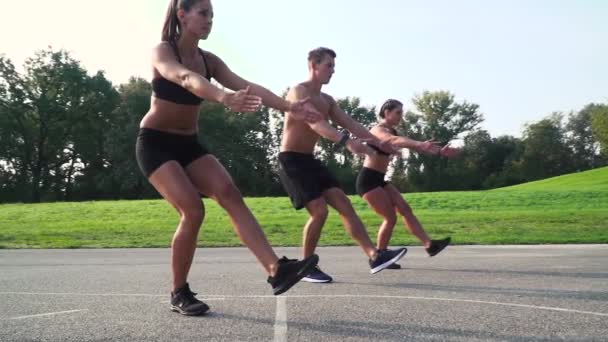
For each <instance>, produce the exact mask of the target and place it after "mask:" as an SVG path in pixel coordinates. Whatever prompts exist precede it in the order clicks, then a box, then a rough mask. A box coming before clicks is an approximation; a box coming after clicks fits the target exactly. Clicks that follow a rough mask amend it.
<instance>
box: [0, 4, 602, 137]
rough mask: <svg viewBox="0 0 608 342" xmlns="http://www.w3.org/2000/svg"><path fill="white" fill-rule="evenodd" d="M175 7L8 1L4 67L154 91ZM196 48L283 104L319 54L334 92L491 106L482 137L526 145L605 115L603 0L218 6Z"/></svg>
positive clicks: (365, 98) (367, 100)
mask: <svg viewBox="0 0 608 342" xmlns="http://www.w3.org/2000/svg"><path fill="white" fill-rule="evenodd" d="M167 4H168V0H104V1H99V0H97V1H93V0H53V1H48V0H29V1H14V0H0V32H1V35H2V38H1V40H0V41H1V42H2V43H1V45H0V53H4V54H5V55H6V56H7V57H9V58H10V59H12V60H13V62H14V63H15V64H16V65H21V64H22V62H23V59H24V58H26V57H30V56H33V54H34V51H35V50H37V49H41V48H44V47H46V46H48V45H52V46H53V47H54V48H65V49H67V50H69V51H70V52H71V53H72V55H73V56H74V57H75V58H76V59H78V60H80V61H81V62H82V63H83V65H84V66H85V67H86V68H87V70H89V72H90V73H93V72H95V71H97V70H100V69H101V70H104V71H106V75H107V76H108V78H110V79H111V80H112V81H113V82H114V83H115V84H119V83H122V82H125V81H126V80H127V79H128V78H129V76H133V75H139V76H143V77H145V78H147V79H149V77H150V76H149V74H150V72H149V69H150V67H149V52H150V49H151V47H152V46H153V45H154V44H156V43H157V42H158V40H159V38H160V31H161V27H162V21H163V18H164V15H165V11H166V7H167ZM213 5H214V9H215V21H214V28H213V32H212V33H211V36H210V38H209V39H208V40H207V41H202V42H201V44H200V46H201V47H202V48H203V49H207V50H210V51H212V52H214V53H215V54H217V55H219V56H220V57H221V58H222V59H224V61H225V62H226V63H227V64H228V65H229V66H230V67H231V68H232V69H233V70H234V71H235V72H237V73H238V74H240V75H241V76H243V77H245V78H247V79H249V80H251V81H254V82H256V83H259V84H262V85H264V86H266V87H268V88H269V89H271V90H273V91H275V92H277V93H281V92H282V91H283V90H284V89H285V88H286V87H287V86H289V85H292V84H295V83H297V82H300V81H303V80H305V78H306V77H307V67H306V57H307V53H308V51H309V50H311V49H312V48H315V47H318V46H327V47H330V48H333V49H334V50H336V52H337V54H338V57H337V59H336V74H335V75H334V78H333V79H332V81H331V83H330V84H329V85H328V86H327V87H326V91H327V92H328V93H330V94H332V95H334V96H335V97H344V96H358V97H360V98H361V99H362V102H363V103H364V104H366V105H376V106H379V105H380V104H381V103H382V102H383V101H384V100H385V99H387V98H389V97H392V98H397V99H400V100H403V101H404V102H406V103H407V104H409V103H410V99H411V97H412V96H413V95H415V94H416V93H420V92H422V91H424V90H449V91H451V92H452V93H454V94H456V96H457V99H458V100H468V101H470V102H474V103H477V104H479V105H480V106H481V111H482V112H483V113H484V114H485V118H486V121H485V122H484V123H483V124H482V128H484V129H487V130H489V131H490V133H491V134H492V135H493V136H498V135H501V134H511V135H516V136H520V134H521V132H522V129H523V125H524V123H526V122H534V121H537V120H539V119H541V118H543V117H545V116H546V115H548V114H550V113H551V112H553V111H564V112H569V111H571V110H579V109H580V108H581V107H582V106H584V105H585V104H587V103H589V102H608V43H607V42H608V1H605V0H569V1H563V0H535V1H529V0H509V1H484V0H459V1H453V0H417V1H410V0H376V1H372V0H308V1H290V0H263V1H252V0H215V1H213Z"/></svg>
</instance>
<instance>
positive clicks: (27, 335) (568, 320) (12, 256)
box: [0, 245, 608, 341]
mask: <svg viewBox="0 0 608 342" xmlns="http://www.w3.org/2000/svg"><path fill="white" fill-rule="evenodd" d="M277 252H278V254H279V255H288V256H289V257H297V256H298V252H299V249H297V248H278V249H277ZM318 254H319V256H320V257H321V263H320V265H321V267H322V268H323V270H324V271H326V272H327V273H329V274H331V275H332V276H334V278H335V280H336V281H335V282H334V283H333V284H322V285H320V284H308V283H299V284H298V285H296V286H295V287H294V288H292V289H291V290H290V291H289V292H287V293H286V294H285V295H282V296H278V297H275V296H272V294H271V291H270V287H269V285H267V284H266V282H265V276H264V274H263V272H262V269H261V267H260V266H258V265H257V263H256V262H255V260H254V258H253V257H252V255H251V254H250V253H249V251H248V250H247V249H245V248H215V249H211V248H204V249H199V250H197V254H196V257H195V263H194V265H193V267H192V270H191V277H190V284H191V287H192V289H193V290H194V291H195V292H198V293H199V298H201V299H202V300H204V301H206V302H207V303H208V304H209V305H210V306H211V312H210V313H209V314H208V315H206V316H203V317H185V316H181V315H178V314H176V313H173V312H171V311H169V304H168V300H169V296H168V289H169V279H170V269H169V250H168V249H100V250H0V341H405V340H422V341H426V340H429V341H556V340H567V341H606V340H607V339H608V338H607V336H608V246H607V245H567V246H562V245H559V246H556V245H553V246H499V247H496V246H451V247H449V248H448V249H447V250H446V251H444V252H443V253H441V254H440V255H438V256H436V257H434V258H429V257H428V256H426V254H425V253H424V251H423V249H422V248H419V247H410V248H409V252H408V254H407V255H406V256H405V258H404V259H403V260H402V262H401V264H402V266H403V267H404V268H403V269H401V270H384V271H382V272H380V273H378V274H376V275H371V274H369V267H368V265H367V261H366V259H365V257H364V255H363V253H362V252H361V251H360V250H359V249H358V248H356V247H327V248H319V250H318Z"/></svg>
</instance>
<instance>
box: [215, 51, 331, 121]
mask: <svg viewBox="0 0 608 342" xmlns="http://www.w3.org/2000/svg"><path fill="white" fill-rule="evenodd" d="M205 53H206V54H207V55H208V56H209V61H210V64H211V65H212V69H213V71H212V74H213V77H214V78H215V79H216V80H217V81H218V82H219V83H220V84H222V85H223V86H224V87H226V88H228V89H232V90H239V89H245V88H246V87H249V89H250V91H251V94H253V95H256V96H259V97H260V98H261V99H262V103H263V104H264V105H266V106H268V107H271V108H274V109H277V110H280V111H282V112H292V113H294V117H295V118H296V119H298V120H306V121H310V122H315V121H317V120H320V119H321V114H320V113H319V112H318V111H316V110H314V108H312V107H308V106H305V104H306V103H307V102H308V99H302V100H301V101H287V100H285V99H283V98H281V97H279V96H277V95H275V94H274V93H273V92H271V91H270V90H268V89H266V88H264V87H263V86H261V85H259V84H256V83H253V82H249V81H247V80H245V79H244V78H242V77H241V76H239V75H237V74H235V73H234V72H233V71H232V70H230V68H229V67H228V66H227V65H226V63H224V61H222V59H220V58H219V57H218V56H216V55H214V54H212V53H210V52H205Z"/></svg>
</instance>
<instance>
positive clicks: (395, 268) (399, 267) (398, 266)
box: [378, 249, 401, 270]
mask: <svg viewBox="0 0 608 342" xmlns="http://www.w3.org/2000/svg"><path fill="white" fill-rule="evenodd" d="M385 250H386V249H379V250H378V251H379V252H383V251H385ZM386 269H387V270H400V269H401V265H399V264H398V263H394V264H390V265H388V266H387V267H386Z"/></svg>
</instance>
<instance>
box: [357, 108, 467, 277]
mask: <svg viewBox="0 0 608 342" xmlns="http://www.w3.org/2000/svg"><path fill="white" fill-rule="evenodd" d="M379 116H380V122H379V123H378V124H377V125H376V126H375V127H373V128H372V129H371V130H370V132H371V133H372V134H373V135H375V136H376V137H377V138H378V139H380V140H383V141H389V142H390V143H391V144H392V145H393V146H395V147H400V148H407V149H410V150H413V151H416V152H420V153H425V154H434V155H441V156H443V157H446V158H451V157H454V156H456V155H458V154H459V152H460V150H459V149H457V148H453V147H450V146H449V145H446V146H444V147H443V148H441V147H440V146H439V145H438V144H437V143H436V142H434V141H431V140H429V141H416V140H413V139H409V138H407V137H403V136H399V135H398V134H397V131H396V130H395V127H397V125H398V124H399V123H400V122H401V119H402V117H403V104H402V103H401V102H399V101H397V100H393V99H389V100H387V101H386V102H384V104H383V105H382V107H381V108H380V113H379ZM370 147H372V148H373V149H375V150H376V152H377V153H376V154H375V155H367V156H366V157H365V161H364V163H363V168H362V169H361V171H360V172H359V175H358V176H357V183H356V185H357V192H358V193H359V195H360V196H361V197H363V199H364V200H365V201H366V202H367V203H368V204H369V206H370V207H372V209H374V211H375V212H376V213H377V214H378V215H379V216H381V217H382V218H383V219H384V221H383V222H382V224H381V225H380V229H379V230H378V238H377V248H378V250H379V251H381V250H386V249H387V248H388V244H389V242H390V239H391V236H392V235H393V228H394V227H395V224H396V223H397V214H399V215H401V216H402V217H403V219H404V221H405V225H406V226H407V228H408V229H409V231H410V232H411V233H412V234H414V236H416V238H418V240H420V242H422V244H423V245H424V247H425V249H426V251H427V253H428V254H429V256H434V255H436V254H437V253H439V252H441V251H442V250H443V249H444V248H445V247H447V246H448V245H449V243H450V238H449V237H448V238H445V239H442V240H431V239H430V238H429V236H428V235H427V233H426V232H425V231H424V229H423V228H422V225H421V224H420V222H419V221H418V219H417V218H416V216H415V215H414V213H413V211H412V208H411V207H410V206H409V204H408V203H407V201H406V200H405V199H404V198H403V197H402V196H401V192H400V191H399V190H398V189H397V187H395V186H394V185H393V184H391V183H389V182H386V181H385V180H384V176H385V174H386V170H387V169H388V165H389V163H390V159H391V156H390V154H387V153H385V152H383V151H382V150H380V149H378V148H376V147H375V146H373V145H370ZM388 268H389V269H398V268H401V266H399V264H392V265H391V266H389V267H388Z"/></svg>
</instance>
